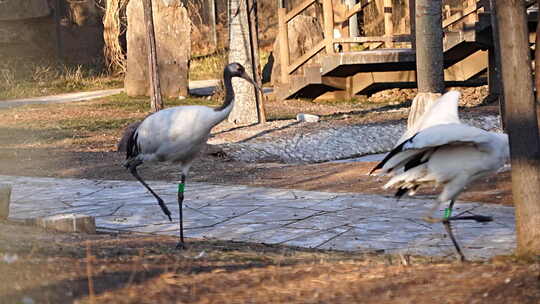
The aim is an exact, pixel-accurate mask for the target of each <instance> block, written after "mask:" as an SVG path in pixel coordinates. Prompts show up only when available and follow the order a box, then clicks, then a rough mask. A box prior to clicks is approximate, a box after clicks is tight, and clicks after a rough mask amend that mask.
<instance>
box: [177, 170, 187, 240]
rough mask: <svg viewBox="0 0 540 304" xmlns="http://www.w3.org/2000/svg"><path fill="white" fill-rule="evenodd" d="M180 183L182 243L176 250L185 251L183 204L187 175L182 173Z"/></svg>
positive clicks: (179, 222) (179, 204) (179, 211)
mask: <svg viewBox="0 0 540 304" xmlns="http://www.w3.org/2000/svg"><path fill="white" fill-rule="evenodd" d="M180 178H181V180H180V183H179V184H178V214H179V219H178V225H179V226H180V241H179V242H178V244H176V249H184V248H185V247H186V246H185V245H184V214H183V210H182V209H183V208H182V207H183V202H184V187H185V185H186V175H185V174H184V173H182V175H181V177H180Z"/></svg>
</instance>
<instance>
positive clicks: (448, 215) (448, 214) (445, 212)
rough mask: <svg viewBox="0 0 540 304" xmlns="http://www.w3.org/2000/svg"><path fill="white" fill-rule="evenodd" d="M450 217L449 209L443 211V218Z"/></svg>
mask: <svg viewBox="0 0 540 304" xmlns="http://www.w3.org/2000/svg"><path fill="white" fill-rule="evenodd" d="M451 216H452V209H451V208H446V209H444V218H449V217H451Z"/></svg>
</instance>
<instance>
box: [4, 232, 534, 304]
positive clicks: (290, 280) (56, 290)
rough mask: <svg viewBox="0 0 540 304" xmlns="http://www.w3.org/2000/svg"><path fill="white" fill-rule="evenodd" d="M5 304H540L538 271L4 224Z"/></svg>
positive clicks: (503, 264) (508, 264)
mask: <svg viewBox="0 0 540 304" xmlns="http://www.w3.org/2000/svg"><path fill="white" fill-rule="evenodd" d="M0 228H1V229H0V258H2V259H3V258H4V257H5V255H4V253H9V256H10V257H13V256H15V257H16V259H15V261H11V262H0V272H1V273H2V284H0V298H1V299H2V303H21V302H23V303H28V302H32V303H418V304H426V303H538V300H539V299H540V286H539V285H538V271H539V269H540V266H539V264H538V261H532V262H528V263H523V262H520V261H516V260H513V259H512V258H499V259H497V260H495V261H493V262H491V263H467V264H455V263H451V262H448V261H444V260H437V259H426V258H421V257H414V256H412V257H409V256H395V255H386V254H361V253H347V252H337V251H318V250H310V249H300V248H293V247H286V246H272V245H263V244H247V243H237V242H225V241H215V240H190V241H189V242H188V248H187V250H183V251H176V250H175V249H174V245H175V242H176V238H175V237H168V236H148V235H137V234H116V235H108V234H99V235H81V234H79V235H77V234H55V233H51V232H45V231H42V230H38V229H35V228H31V227H26V226H20V225H13V224H8V223H1V222H0Z"/></svg>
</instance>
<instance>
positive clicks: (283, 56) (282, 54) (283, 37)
mask: <svg viewBox="0 0 540 304" xmlns="http://www.w3.org/2000/svg"><path fill="white" fill-rule="evenodd" d="M286 15H287V9H286V8H283V7H282V8H278V20H279V21H278V22H279V62H280V67H281V83H289V62H290V58H289V33H288V28H287V20H286Z"/></svg>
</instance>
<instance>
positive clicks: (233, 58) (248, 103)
mask: <svg viewBox="0 0 540 304" xmlns="http://www.w3.org/2000/svg"><path fill="white" fill-rule="evenodd" d="M229 1H230V2H229V9H230V11H229V16H230V19H229V62H238V63H240V64H241V65H243V66H244V67H245V69H246V71H247V73H248V74H249V76H251V77H253V76H254V75H253V71H254V69H253V59H252V54H253V53H252V51H251V48H252V45H251V41H252V40H251V37H250V26H249V22H248V12H247V1H246V0H229ZM253 51H254V52H257V50H253ZM233 88H234V92H235V95H236V97H235V101H234V108H233V110H232V112H231V114H230V115H229V119H228V120H229V122H232V123H234V124H237V125H249V124H254V123H257V122H258V119H257V99H256V94H255V90H254V87H253V85H252V84H250V83H249V82H247V81H245V80H243V79H239V78H233Z"/></svg>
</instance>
